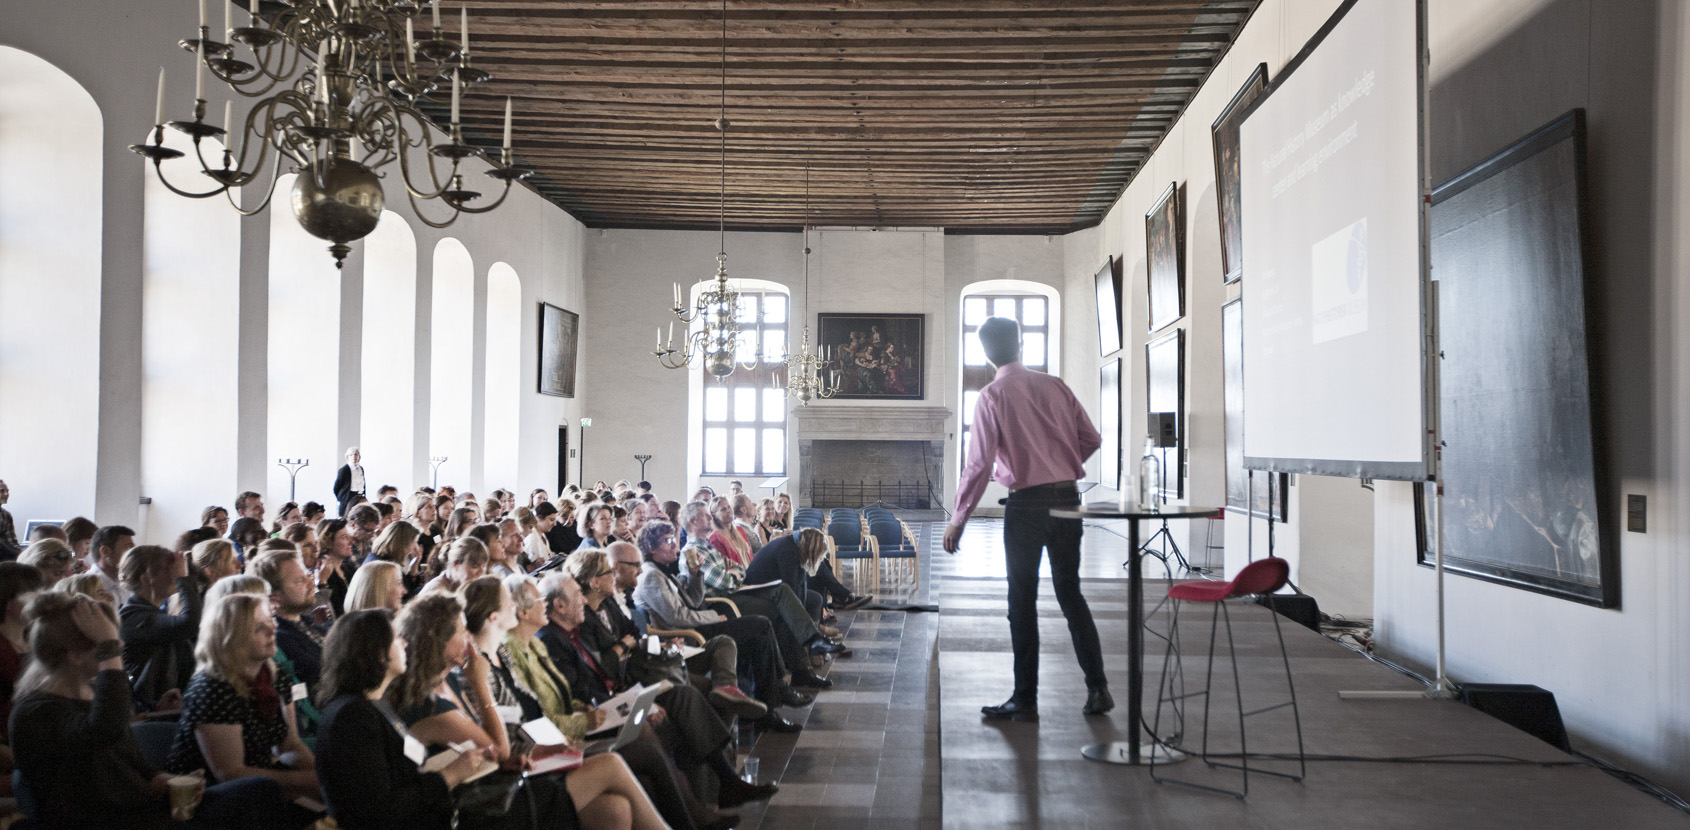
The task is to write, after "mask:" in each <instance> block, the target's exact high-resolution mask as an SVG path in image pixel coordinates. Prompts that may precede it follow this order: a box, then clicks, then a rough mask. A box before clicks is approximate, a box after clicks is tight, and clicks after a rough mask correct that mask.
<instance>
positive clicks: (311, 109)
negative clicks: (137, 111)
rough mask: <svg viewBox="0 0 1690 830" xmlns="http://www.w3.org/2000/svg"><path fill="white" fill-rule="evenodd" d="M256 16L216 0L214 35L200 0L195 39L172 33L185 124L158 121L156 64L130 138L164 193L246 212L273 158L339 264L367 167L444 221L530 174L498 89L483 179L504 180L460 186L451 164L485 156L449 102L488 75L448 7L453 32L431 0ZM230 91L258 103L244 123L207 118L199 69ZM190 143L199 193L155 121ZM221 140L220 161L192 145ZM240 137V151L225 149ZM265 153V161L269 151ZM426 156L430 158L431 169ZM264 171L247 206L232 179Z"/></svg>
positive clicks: (370, 216) (380, 202)
mask: <svg viewBox="0 0 1690 830" xmlns="http://www.w3.org/2000/svg"><path fill="white" fill-rule="evenodd" d="M271 5H273V6H275V5H279V6H280V8H279V9H278V10H276V11H274V12H273V13H269V14H266V13H265V12H264V10H263V8H262V6H261V5H260V0H248V8H249V11H250V13H251V25H249V26H234V25H233V23H234V21H233V14H234V13H233V7H232V3H230V2H229V0H224V16H223V19H224V26H223V36H222V38H221V39H218V38H213V37H212V32H211V29H210V27H209V26H207V25H206V9H205V0H199V16H200V19H199V31H198V37H194V38H190V39H187V40H183V41H180V45H181V47H182V48H183V49H185V50H187V51H188V52H190V53H192V54H193V55H194V56H195V73H194V110H193V120H191V121H189V120H177V121H169V122H166V121H165V118H164V70H162V69H161V70H159V90H158V106H157V109H156V115H155V117H154V119H153V120H154V125H153V130H152V135H151V141H150V143H144V144H133V145H130V148H129V149H131V150H133V151H135V152H136V153H138V154H140V155H141V156H143V157H145V158H147V159H149V160H151V161H152V163H153V169H154V172H155V173H156V174H157V175H158V177H159V181H161V182H163V183H164V186H165V187H167V188H169V189H170V190H171V192H173V193H176V194H178V195H181V196H187V197H189V198H195V199H205V198H212V197H216V196H219V195H225V196H227V197H228V199H229V203H230V204H231V205H233V206H234V208H235V210H237V211H239V212H240V213H242V214H243V215H251V214H254V213H258V212H260V211H262V210H264V209H265V208H266V207H267V206H268V205H269V204H270V199H271V198H272V197H273V196H274V195H275V189H276V182H277V181H278V179H279V178H280V175H281V172H282V170H281V167H282V163H283V160H284V159H286V160H287V161H288V162H289V163H290V164H291V165H292V172H297V173H299V177H298V179H297V180H296V181H295V183H294V187H293V193H292V206H293V213H294V216H295V217H296V218H297V219H298V220H299V224H300V226H301V227H303V228H304V229H305V230H306V231H307V232H308V233H310V234H311V235H313V236H316V237H318V238H320V239H324V240H327V241H329V242H331V243H333V244H332V245H330V246H329V252H330V253H331V254H333V255H334V259H335V266H336V267H337V268H338V267H341V266H342V265H343V264H344V260H345V258H346V255H347V254H349V253H351V251H352V249H351V248H350V247H349V246H348V245H347V243H349V242H353V241H355V240H358V239H362V238H363V237H365V236H366V235H368V234H369V233H370V231H372V230H375V227H376V223H377V222H378V221H380V219H381V212H382V209H383V207H385V205H386V199H385V196H384V194H383V192H382V186H381V178H382V176H381V175H379V174H378V173H377V172H376V171H377V170H380V169H382V168H384V167H387V166H389V165H392V164H394V163H397V164H398V170H399V174H400V179H401V181H402V182H403V184H404V186H405V193H406V196H407V197H408V198H409V199H410V200H411V204H412V207H413V208H418V205H417V203H418V202H419V201H430V200H439V201H441V202H444V203H445V204H446V205H447V206H448V207H449V208H450V209H451V211H452V212H451V215H450V216H448V217H447V218H445V219H444V220H441V221H435V220H432V219H429V218H428V217H426V216H424V215H423V213H422V211H421V210H420V209H417V210H416V214H417V217H418V218H419V219H421V220H422V221H423V222H424V223H425V224H427V225H429V226H430V227H434V228H444V227H447V226H449V225H451V224H452V223H453V222H455V221H457V218H458V217H459V216H461V215H462V214H465V213H486V212H488V211H491V210H493V209H495V208H497V207H499V205H501V204H503V203H504V201H505V197H506V196H508V195H509V194H510V187H511V183H512V182H514V181H518V180H521V179H525V178H527V177H528V176H530V175H532V172H533V171H531V170H528V169H525V168H521V167H518V166H516V165H515V164H513V163H512V161H511V105H510V99H509V98H506V99H505V125H504V126H505V130H504V143H503V145H502V149H501V151H500V154H499V159H498V160H497V161H496V162H495V161H494V160H492V159H486V160H487V161H488V163H489V164H491V165H492V168H493V169H491V170H489V171H487V175H488V176H490V177H491V178H493V179H494V180H496V181H499V182H502V183H503V189H502V190H501V192H500V193H499V197H498V198H497V199H495V200H494V201H493V202H491V203H490V204H472V203H474V202H477V201H478V200H480V199H481V197H482V194H481V193H479V192H477V191H474V190H469V189H467V188H466V187H465V184H464V179H463V173H462V171H461V169H460V168H461V166H462V163H463V161H464V160H465V159H468V158H485V154H484V153H483V151H482V150H481V149H480V148H478V147H474V146H472V145H469V144H466V143H464V140H463V132H462V129H461V125H460V122H459V106H460V98H461V96H462V95H463V93H464V91H465V90H466V89H468V88H469V87H471V86H473V85H476V84H480V83H483V82H485V81H487V80H489V79H491V77H492V76H491V75H489V74H488V73H487V72H486V71H484V70H481V69H477V68H476V67H474V66H472V65H471V63H470V57H469V56H470V50H469V13H468V11H467V10H460V16H459V21H460V31H459V38H458V40H457V41H453V40H450V39H448V38H447V37H446V34H445V32H444V30H443V29H442V28H441V24H440V5H439V0H287V2H283V3H271ZM425 6H426V7H427V9H428V12H429V14H430V17H431V21H430V22H431V23H432V27H431V29H430V31H428V32H427V33H426V34H425V37H424V38H423V39H421V40H418V39H417V37H416V34H415V30H416V20H417V18H419V17H421V16H422V15H423V14H424V7H425ZM208 71H209V72H210V73H211V76H212V77H213V78H214V79H215V80H217V81H221V82H223V83H225V84H228V85H229V87H230V88H231V89H233V90H234V91H235V92H237V93H239V94H240V95H242V96H244V97H247V98H255V99H257V100H256V101H255V102H254V104H253V106H252V108H251V110H250V111H249V112H248V114H247V117H246V122H245V124H244V125H239V126H238V127H237V125H236V124H235V123H234V122H233V121H232V107H231V106H229V105H227V104H226V105H225V107H224V110H223V124H222V126H218V125H216V124H211V123H207V121H206V117H205V116H206V111H205V110H206V98H205V75H206V73H207V72H208ZM435 95H442V96H449V97H450V99H451V124H450V127H449V129H448V131H447V135H446V139H445V141H437V140H436V138H435V136H434V135H433V134H432V133H431V131H430V126H431V124H430V121H429V120H428V118H427V117H426V116H425V115H423V113H422V111H421V110H420V109H419V108H418V102H419V101H421V100H424V99H433V96H435ZM165 127H169V128H171V129H173V130H176V131H178V132H181V133H183V134H185V135H187V136H188V137H189V138H191V139H192V140H193V144H194V150H193V152H194V155H195V157H196V160H197V161H198V162H199V167H200V171H201V172H202V173H203V174H204V175H205V176H206V177H208V178H210V179H211V180H212V182H214V183H215V186H213V187H211V188H210V189H208V190H198V189H196V188H193V187H191V186H189V187H181V186H178V185H177V184H173V183H172V182H170V181H169V179H168V178H167V177H166V176H165V173H164V169H163V163H164V162H165V161H168V160H171V159H175V158H180V157H182V156H183V155H184V153H182V152H181V151H179V150H176V149H173V148H170V147H166V146H164V128H165ZM207 138H224V139H225V141H224V147H223V153H222V159H221V160H220V161H214V160H209V159H207V158H206V154H205V149H204V148H203V146H202V142H203V141H204V140H205V139H207ZM237 145H238V147H237ZM272 154H273V156H274V158H273V159H272ZM437 165H438V166H437ZM267 166H268V167H269V183H268V185H266V186H265V190H264V198H263V200H262V201H261V202H259V204H258V205H257V206H256V207H253V208H251V209H247V208H244V207H242V206H241V205H240V204H239V203H238V202H237V201H236V199H235V195H234V192H233V191H234V189H235V188H239V187H244V186H246V185H248V184H251V183H253V182H254V181H257V180H258V179H259V178H260V176H261V175H262V174H263V172H264V170H265V168H266V167H267Z"/></svg>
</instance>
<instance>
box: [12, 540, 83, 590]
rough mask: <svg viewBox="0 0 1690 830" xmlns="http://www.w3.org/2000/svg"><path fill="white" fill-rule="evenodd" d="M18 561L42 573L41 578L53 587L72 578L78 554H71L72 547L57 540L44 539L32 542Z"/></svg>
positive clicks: (19, 556)
mask: <svg viewBox="0 0 1690 830" xmlns="http://www.w3.org/2000/svg"><path fill="white" fill-rule="evenodd" d="M18 561H19V562H22V563H23V564H25V565H29V566H30V567H32V568H35V569H36V570H38V571H40V572H41V578H42V579H43V580H44V581H45V582H46V584H48V585H51V584H53V583H55V582H58V581H59V580H61V579H64V578H65V577H67V576H70V574H71V569H72V568H73V566H74V565H75V563H76V554H74V553H72V552H71V549H70V545H67V544H65V543H64V542H61V541H59V540H57V539H42V540H41V541H39V542H31V543H30V545H29V547H27V548H24V549H23V553H21V554H19V555H18Z"/></svg>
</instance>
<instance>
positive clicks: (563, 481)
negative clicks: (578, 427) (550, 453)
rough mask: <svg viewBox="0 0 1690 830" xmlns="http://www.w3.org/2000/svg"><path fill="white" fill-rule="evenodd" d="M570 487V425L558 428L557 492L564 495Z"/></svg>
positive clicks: (562, 425)
mask: <svg viewBox="0 0 1690 830" xmlns="http://www.w3.org/2000/svg"><path fill="white" fill-rule="evenodd" d="M568 486H569V425H568V424H561V425H559V426H558V428H557V490H555V491H554V492H557V493H562V492H563V489H564V488H565V487H568Z"/></svg>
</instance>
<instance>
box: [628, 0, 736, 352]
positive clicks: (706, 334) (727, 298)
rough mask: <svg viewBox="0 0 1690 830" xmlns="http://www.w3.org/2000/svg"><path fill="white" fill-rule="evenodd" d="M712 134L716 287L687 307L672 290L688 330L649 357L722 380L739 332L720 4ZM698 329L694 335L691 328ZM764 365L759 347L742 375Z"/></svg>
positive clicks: (725, 36) (672, 334)
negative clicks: (718, 187) (731, 272)
mask: <svg viewBox="0 0 1690 830" xmlns="http://www.w3.org/2000/svg"><path fill="white" fill-rule="evenodd" d="M716 129H718V130H720V131H721V133H722V144H721V173H722V201H721V212H720V214H719V215H718V219H717V225H716V233H717V238H718V241H719V242H720V245H721V247H720V250H719V252H718V253H717V254H716V281H715V282H714V283H713V284H711V285H710V287H708V288H706V289H705V290H704V291H702V292H700V293H699V295H698V298H697V299H696V300H694V301H693V302H692V303H691V305H690V307H689V306H688V304H687V303H686V298H685V297H683V295H682V293H681V286H680V284H679V283H676V284H675V286H674V289H675V290H674V297H673V300H674V302H673V305H672V307H671V308H670V311H672V312H674V314H675V319H677V320H680V321H681V323H682V324H684V325H685V326H687V329H688V331H687V332H686V333H685V336H683V337H682V338H681V342H680V344H679V348H677V344H676V343H675V324H674V323H670V324H669V338H668V340H667V341H665V340H664V338H663V329H661V328H659V329H658V330H657V349H656V351H653V352H652V355H654V356H655V357H656V358H657V362H658V363H660V364H662V366H663V368H665V369H682V368H685V367H687V366H691V365H692V363H693V360H694V359H699V360H702V361H703V363H704V370H705V371H707V372H709V373H710V374H711V375H712V376H714V377H718V378H722V377H727V376H728V375H731V374H733V370H734V366H735V365H736V364H737V361H736V360H735V359H734V352H735V350H736V349H737V347H738V345H739V341H740V332H739V323H740V320H739V309H740V305H739V291H738V290H736V289H735V288H734V286H733V284H732V283H730V282H729V281H728V230H727V229H728V3H727V0H722V99H721V115H720V116H719V117H718V118H717V119H716ZM756 316H757V318H761V316H762V309H761V308H760V307H759V309H758V311H757V315H756ZM695 322H696V323H698V327H697V329H693V328H692V324H693V323H695ZM762 359H763V350H762V347H761V345H759V347H758V349H757V353H756V354H755V355H752V358H751V362H750V363H748V364H745V368H746V369H753V368H756V366H757V364H758V362H760V361H761V360H762Z"/></svg>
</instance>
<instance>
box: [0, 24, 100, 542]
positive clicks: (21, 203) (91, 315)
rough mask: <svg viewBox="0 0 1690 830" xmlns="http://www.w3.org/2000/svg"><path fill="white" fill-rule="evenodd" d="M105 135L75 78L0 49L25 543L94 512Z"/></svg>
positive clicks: (13, 442)
mask: <svg viewBox="0 0 1690 830" xmlns="http://www.w3.org/2000/svg"><path fill="white" fill-rule="evenodd" d="M104 130H105V128H104V124H103V123H102V117H101V114H100V107H99V105H98V104H96V103H94V98H93V97H92V96H90V95H89V94H88V91H87V90H85V89H83V88H82V85H81V84H79V83H77V82H76V80H75V79H74V78H72V77H71V76H70V75H68V74H66V73H65V72H64V71H63V70H61V69H59V68H58V67H56V66H54V65H52V64H51V63H48V62H47V61H45V60H42V59H41V58H39V57H36V56H35V55H32V54H30V53H28V52H24V51H21V50H19V49H13V48H10V47H6V46H0V183H3V184H0V314H4V322H3V324H0V478H3V479H4V480H5V481H6V483H7V484H8V485H9V487H10V489H11V504H9V505H8V507H7V509H8V510H10V511H11V513H12V515H13V518H14V519H15V520H16V521H17V525H18V536H19V537H20V538H21V537H22V536H23V533H24V528H25V527H26V523H27V522H28V521H29V520H31V519H68V518H70V517H71V516H75V515H85V516H90V517H92V516H93V513H94V486H95V475H96V472H95V471H96V453H95V450H96V446H97V438H98V432H99V411H100V400H99V382H100V262H101V225H102V214H103V211H102V201H101V200H102V183H101V177H102V175H103V167H104V165H103V163H102V156H101V142H102V140H103V137H104Z"/></svg>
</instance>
